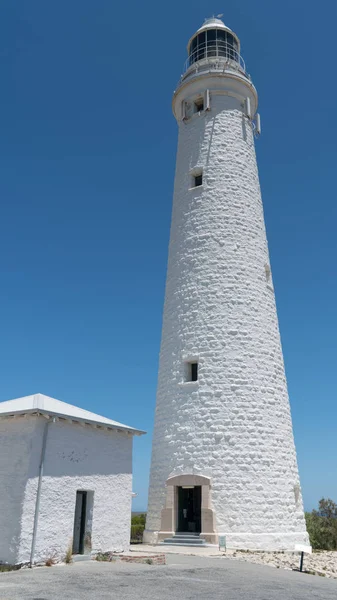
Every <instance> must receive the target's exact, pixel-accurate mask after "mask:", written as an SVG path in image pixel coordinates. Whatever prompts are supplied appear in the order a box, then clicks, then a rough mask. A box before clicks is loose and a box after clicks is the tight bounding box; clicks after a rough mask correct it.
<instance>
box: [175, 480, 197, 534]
mask: <svg viewBox="0 0 337 600" xmlns="http://www.w3.org/2000/svg"><path fill="white" fill-rule="evenodd" d="M178 531H180V532H184V533H200V532H201V486H200V485H196V486H194V487H187V486H186V487H178Z"/></svg>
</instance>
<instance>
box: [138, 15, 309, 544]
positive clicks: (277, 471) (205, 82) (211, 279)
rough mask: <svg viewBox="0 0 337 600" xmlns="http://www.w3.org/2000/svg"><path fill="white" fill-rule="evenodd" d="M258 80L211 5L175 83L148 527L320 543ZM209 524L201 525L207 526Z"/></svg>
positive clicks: (162, 533)
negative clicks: (297, 412)
mask: <svg viewBox="0 0 337 600" xmlns="http://www.w3.org/2000/svg"><path fill="white" fill-rule="evenodd" d="M257 104H258V101H257V92H256V89H255V87H254V85H253V83H252V81H251V78H250V76H249V75H248V74H247V71H246V68H245V64H244V61H243V59H242V57H241V56H240V42H239V39H238V37H237V35H236V34H235V33H234V32H233V31H231V30H230V29H229V28H228V27H226V26H225V25H224V23H223V22H222V21H221V20H219V19H218V18H212V19H208V20H207V21H206V22H205V23H204V24H203V26H202V27H201V28H200V29H199V30H198V31H197V32H196V33H195V34H194V35H193V36H192V38H191V40H190V41H189V43H188V60H187V63H186V68H185V70H184V73H183V75H182V76H181V79H180V81H179V83H178V86H177V89H176V91H175V92H174V96H173V112H174V116H175V118H176V120H177V123H178V130H179V136H178V151H177V160H176V175H175V184H174V200H173V213H172V224H171V237H170V247H169V260H168V271H167V281H166V295H165V306H164V316H163V330H162V341H161V351H160V364H159V377H158V391H157V406H156V416H155V429H154V438H153V449H152V464H151V477H150V489H149V505H148V514H147V524H146V531H145V535H144V539H145V541H147V542H149V543H156V542H157V541H158V540H159V541H160V540H163V539H165V538H171V536H174V534H176V533H177V534H180V535H177V536H175V538H174V540H170V543H172V541H173V542H176V543H181V542H182V541H184V538H186V537H187V538H189V539H186V543H187V542H188V541H189V540H190V543H198V542H199V543H201V540H202V539H204V540H206V541H207V542H210V543H217V541H218V536H219V535H221V536H226V538H227V546H228V547H232V548H247V549H248V548H251V549H275V550H280V549H288V550H293V549H294V546H295V544H296V543H306V544H307V543H308V535H307V532H306V526H305V520H304V514H303V506H302V496H301V489H300V482H299V475H298V468H297V461H296V452H295V445H294V439H293V431H292V422H291V414H290V407H289V399H288V392H287V383H286V378H285V372H284V364H283V356H282V348H281V341H280V334H279V327H278V319H277V312H276V305H275V295H274V287H273V281H272V276H271V269H270V261H269V254H268V246H267V239H266V232H265V224H264V217H263V207H262V200H261V193H260V185H259V178H258V170H257V164H256V156H255V147H254V135H258V134H259V133H260V118H259V116H258V114H257ZM196 534H200V538H199V539H198V538H197V535H196Z"/></svg>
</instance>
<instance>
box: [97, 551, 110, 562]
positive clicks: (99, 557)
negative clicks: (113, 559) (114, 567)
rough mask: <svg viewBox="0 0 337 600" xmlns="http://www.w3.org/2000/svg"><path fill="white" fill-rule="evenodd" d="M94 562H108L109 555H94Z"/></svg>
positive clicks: (104, 553) (105, 553)
mask: <svg viewBox="0 0 337 600" xmlns="http://www.w3.org/2000/svg"><path fill="white" fill-rule="evenodd" d="M96 560H98V561H99V562H109V560H110V558H109V554H108V553H107V552H99V553H98V554H97V555H96Z"/></svg>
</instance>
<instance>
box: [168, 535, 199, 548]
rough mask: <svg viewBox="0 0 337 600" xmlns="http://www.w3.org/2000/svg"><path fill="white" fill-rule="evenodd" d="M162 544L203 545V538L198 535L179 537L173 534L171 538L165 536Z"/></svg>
mask: <svg viewBox="0 0 337 600" xmlns="http://www.w3.org/2000/svg"><path fill="white" fill-rule="evenodd" d="M164 544H176V545H177V546H179V545H182V546H203V545H204V544H205V540H203V539H202V538H199V537H194V538H193V537H181V536H173V537H172V538H165V539H164Z"/></svg>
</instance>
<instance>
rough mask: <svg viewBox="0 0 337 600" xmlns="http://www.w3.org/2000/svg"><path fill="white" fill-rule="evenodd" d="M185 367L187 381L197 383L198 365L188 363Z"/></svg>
mask: <svg viewBox="0 0 337 600" xmlns="http://www.w3.org/2000/svg"><path fill="white" fill-rule="evenodd" d="M187 367H188V369H187V381H198V363H197V362H195V361H193V362H190V363H188V364H187Z"/></svg>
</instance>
